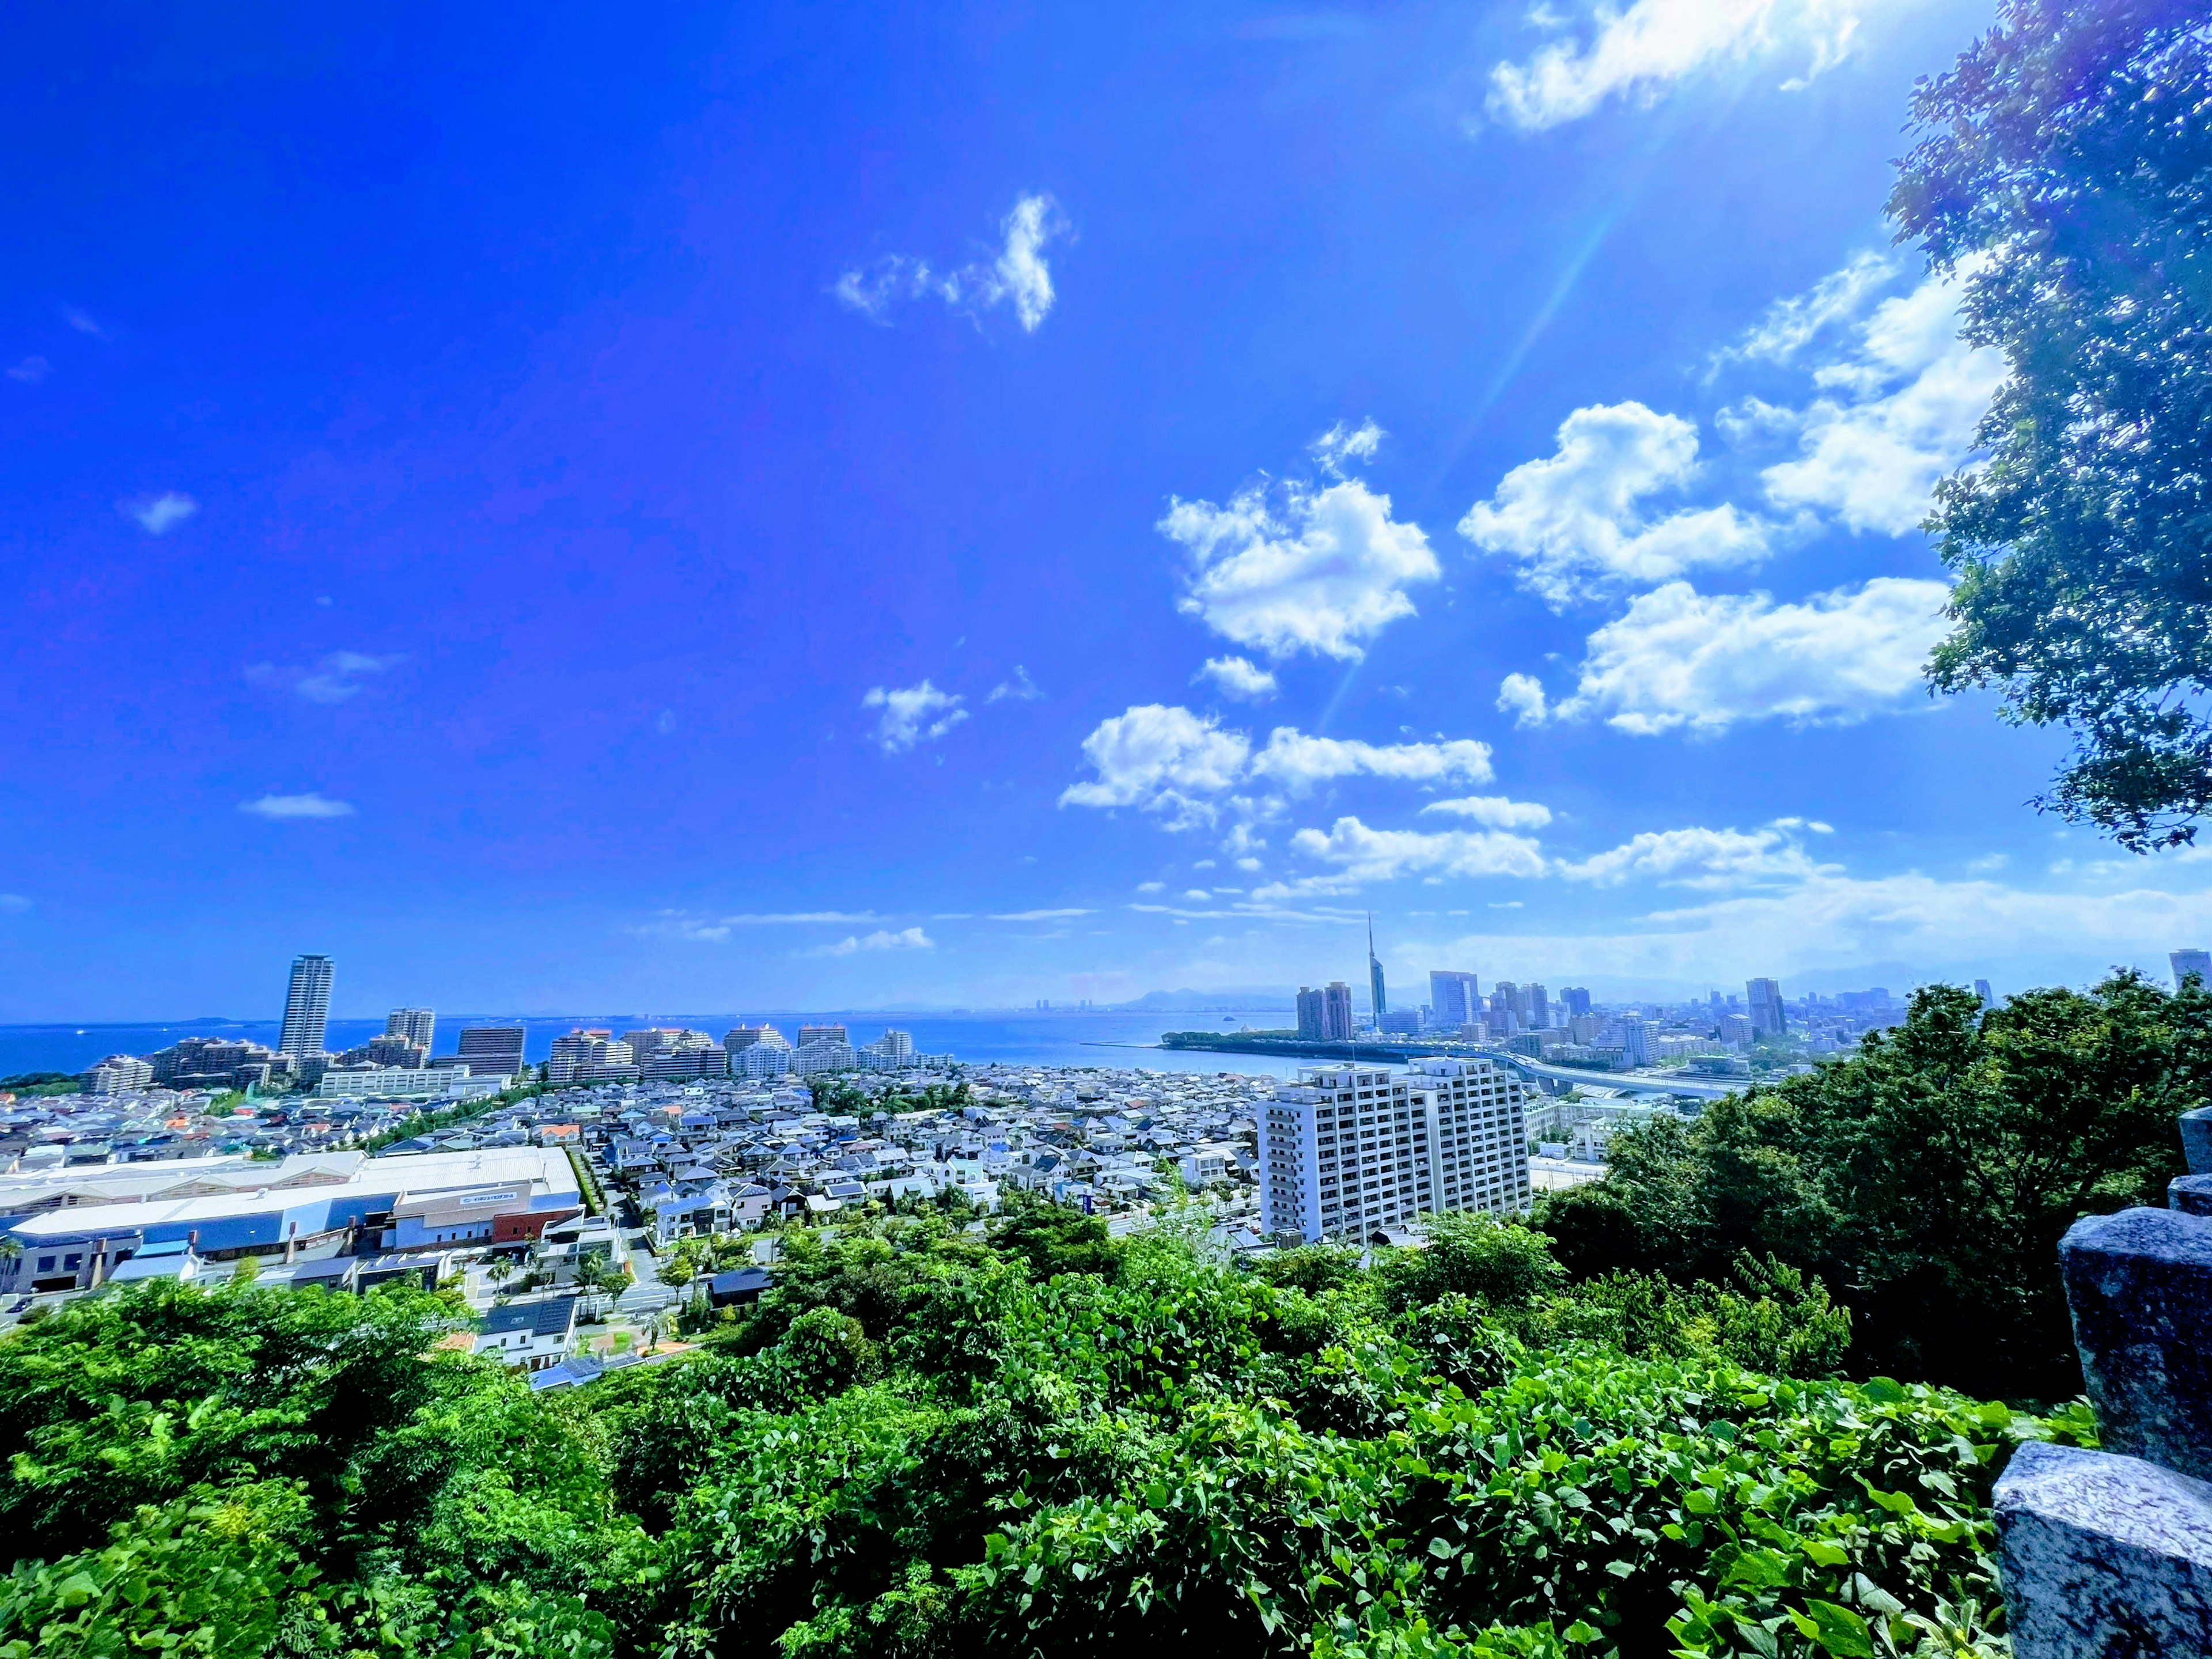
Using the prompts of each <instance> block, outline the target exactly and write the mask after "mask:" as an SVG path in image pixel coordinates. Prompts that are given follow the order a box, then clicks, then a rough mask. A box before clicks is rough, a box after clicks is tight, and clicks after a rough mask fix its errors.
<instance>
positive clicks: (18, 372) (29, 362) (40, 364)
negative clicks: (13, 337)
mask: <svg viewBox="0 0 2212 1659" xmlns="http://www.w3.org/2000/svg"><path fill="white" fill-rule="evenodd" d="M52 369H53V365H52V363H50V362H47V361H46V359H45V358H44V357H40V356H35V355H34V356H29V357H26V358H24V359H23V361H22V362H19V363H15V364H14V365H12V366H11V367H10V368H9V370H8V378H9V380H20V381H21V382H22V383H23V384H24V385H25V386H36V385H38V383H39V382H40V381H41V380H45V379H46V376H47V374H50V373H51V372H52Z"/></svg>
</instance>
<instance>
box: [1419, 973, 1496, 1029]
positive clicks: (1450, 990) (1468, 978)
mask: <svg viewBox="0 0 2212 1659" xmlns="http://www.w3.org/2000/svg"><path fill="white" fill-rule="evenodd" d="M1429 1012H1430V1014H1431V1016H1432V1017H1433V1018H1435V1020H1436V1023H1437V1024H1439V1025H1472V1024H1474V1022H1475V1021H1477V1020H1478V1019H1480V1018H1482V1015H1483V1007H1482V993H1481V990H1480V987H1477V985H1476V984H1475V982H1474V975H1473V974H1462V973H1456V972H1453V971H1451V970H1449V969H1441V968H1439V969H1431V971H1430V974H1429Z"/></svg>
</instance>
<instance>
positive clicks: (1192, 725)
mask: <svg viewBox="0 0 2212 1659" xmlns="http://www.w3.org/2000/svg"><path fill="white" fill-rule="evenodd" d="M1251 752H1252V744H1251V740H1250V739H1249V738H1247V737H1246V736H1245V735H1244V734H1243V732H1225V731H1223V730H1222V729H1221V727H1220V724H1219V722H1218V721H1217V720H1214V719H1213V718H1212V716H1211V715H1204V714H1193V713H1191V711H1190V710H1189V709H1188V708H1171V707H1168V706H1166V705H1164V704H1161V703H1156V702H1152V703H1139V704H1138V705H1136V706H1134V707H1133V708H1130V709H1129V710H1128V711H1127V713H1126V714H1115V715H1113V716H1111V717H1110V718H1109V719H1107V720H1101V721H1100V722H1099V723H1098V726H1097V730H1096V731H1094V732H1091V735H1090V736H1089V737H1087V738H1085V739H1084V740H1083V757H1084V758H1085V760H1087V761H1089V762H1090V763H1091V768H1092V769H1093V770H1095V771H1096V772H1097V779H1096V780H1095V781H1091V782H1089V783H1076V784H1070V785H1069V786H1068V787H1066V789H1065V790H1063V791H1061V792H1060V805H1062V806H1135V807H1140V808H1142V809H1143V810H1144V811H1148V812H1162V813H1166V814H1168V815H1170V817H1171V818H1172V820H1173V823H1174V826H1175V827H1177V828H1182V827H1185V826H1188V825H1189V824H1193V823H1212V821H1213V817H1214V809H1213V808H1212V806H1211V805H1209V804H1208V803H1207V802H1206V799H1204V798H1205V797H1208V796H1212V795H1218V794H1220V793H1224V792H1225V791H1226V790H1228V789H1231V788H1232V787H1235V785H1236V783H1237V780H1238V779H1239V778H1240V777H1241V776H1243V771H1244V764H1245V762H1246V761H1247V760H1248V759H1249V758H1250V756H1251Z"/></svg>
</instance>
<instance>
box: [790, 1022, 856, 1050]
mask: <svg viewBox="0 0 2212 1659" xmlns="http://www.w3.org/2000/svg"><path fill="white" fill-rule="evenodd" d="M852 1041H853V1039H852V1038H851V1037H849V1036H847V1035H846V1034H845V1028H844V1027H843V1026H842V1025H802V1026H800V1027H799V1047H800V1048H805V1047H806V1046H807V1045H808V1044H809V1043H814V1042H842V1043H845V1044H847V1045H848V1046H849V1045H850V1044H851V1042H852Z"/></svg>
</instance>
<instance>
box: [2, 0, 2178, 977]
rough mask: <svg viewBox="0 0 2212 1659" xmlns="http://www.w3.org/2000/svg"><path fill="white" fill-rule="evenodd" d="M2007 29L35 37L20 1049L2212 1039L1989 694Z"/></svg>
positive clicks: (19, 442)
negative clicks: (1972, 459) (1445, 1025)
mask: <svg viewBox="0 0 2212 1659" xmlns="http://www.w3.org/2000/svg"><path fill="white" fill-rule="evenodd" d="M1989 17H1990V10H1989V9H1988V8H1987V7H1986V6H1983V5H1937V6H1934V7H1923V8H1917V9H1906V8H1903V7H1898V6H1893V5H1888V4H1883V3H1876V0H1865V3H1858V4H1853V3H1849V0H1846V3H1844V4H1842V5H1837V4H1827V3H1824V4H1821V5H1818V6H1815V5H1812V4H1809V3H1806V4H1798V3H1791V0H1772V3H1768V4H1764V5H1757V6H1748V7H1733V8H1704V9H1697V8H1692V9H1690V10H1689V11H1688V12H1686V13H1683V12H1680V11H1679V9H1669V8H1668V7H1666V6H1665V5H1663V4H1662V3H1661V0H1639V3H1638V4H1636V5H1633V6H1631V7H1629V8H1627V9H1626V10H1623V11H1620V12H1618V13H1617V14H1606V15H1604V16H1600V15H1596V14H1594V13H1592V12H1590V11H1589V10H1588V9H1583V8H1570V9H1559V8H1553V9H1548V10H1545V11H1542V12H1541V13H1539V14H1531V13H1530V12H1529V11H1528V9H1527V8H1525V7H1523V6H1522V5H1520V4H1518V3H1515V4H1510V5H1499V6H1496V7H1492V8H1488V9H1480V10H1469V9H1464V8H1454V7H1444V6H1434V5H1431V6H1419V5H1417V6H1413V7H1411V8H1407V9H1400V10H1394V11H1391V12H1389V14H1387V15H1384V14H1372V15H1370V13H1368V12H1366V11H1364V10H1359V9H1342V10H1334V11H1310V12H1298V13H1285V12H1279V11H1272V10H1267V9H1259V8H1214V9H1200V10H1197V11H1194V10H1193V9H1190V8H1188V7H1162V6H1140V7H1137V8H1133V9H1127V8H1125V9H1117V10H1115V11H1113V12H1111V13H1097V12H1083V11H1062V12H1061V13H1059V14H1054V13H1049V12H1045V13H1034V12H1030V11H1027V10H1021V9H1000V8H991V7H954V8H947V9H934V10H933V11H932V12H930V13H929V14H928V15H916V16H892V17H889V18H878V17H869V16H863V15H859V14H853V13H847V12H840V11H836V10H834V9H832V10H826V11H825V10H823V9H818V8H814V9H802V8H795V7H788V6H785V7H763V8H755V9H748V10H745V11H744V12H741V13H740V12H732V11H729V10H726V9H702V8H682V9H665V10H659V11H654V12H651V13H647V14H643V15H624V16H622V17H620V18H617V17H613V16H611V15H606V14H605V13H604V12H602V11H600V10H599V9H587V8H580V7H574V6H553V7H550V8H545V9H540V10H539V11H538V12H535V13H533V14H532V15H531V17H530V18H529V19H528V20H527V21H525V22H522V23H519V24H518V23H517V22H516V21H513V20H512V19H507V18H501V19H497V20H493V19H489V18H484V19H477V18H474V17H471V16H469V15H451V14H449V13H448V12H447V11H444V10H437V9H427V8H426V9H416V10H415V11H413V12H411V13H410V14H408V15H405V16H404V17H401V18H397V19H395V18H394V17H393V16H392V15H391V14H390V13H389V12H388V11H384V12H379V13H376V14H374V15H371V14H365V13H364V14H359V15H356V16H354V17H352V18H350V19H348V18H346V17H341V16H337V15H325V14H317V15H295V13H293V12H291V11H289V10H285V9H277V8H267V9H258V10H257V9H243V10H240V9H232V10H228V11H226V12H225V13H223V14H222V15H220V16H210V17H193V18H190V19H186V18H185V17H183V16H182V15H178V16H176V17H172V18H170V19H168V20H167V21H165V22H162V23H160V24H158V25H155V24H149V26H148V27H146V28H144V29H143V30H137V31H133V32H118V31H115V30H113V29H112V27H109V26H107V25H106V24H105V23H103V22H102V21H100V19H99V18H97V17H95V16H93V15H70V14H50V15H43V16H40V17H36V18H28V17H27V18H23V19H19V20H15V22H14V23H13V25H12V27H11V35H12V38H13V39H14V40H15V43H16V45H17V48H18V49H17V50H16V51H15V52H13V53H11V54H9V64H8V65H7V66H6V67H4V68H0V77H4V83H5V85H6V87H7V89H8V91H9V99H8V107H7V110H6V112H5V113H3V114H0V123H4V125H5V129H6V131H7V134H8V137H9V143H8V145H7V146H6V151H5V155H6V159H5V161H0V167H5V169H6V177H7V179H8V183H9V187H10V199H11V202H12V203H13V204H14V212H13V215H12V219H13V223H14V226H15V257H13V258H11V259H10V260H9V262H8V266H7V270H6V272H5V275H4V278H0V283H3V284H4V286H0V299H4V305H0V368H4V371H5V378H4V379H0V597H4V599H5V601H6V602H7V603H8V605H9V606H10V609H11V611H12V614H13V615H14V617H15V619H16V623H17V625H16V628H15V630H14V633H13V640H12V642H11V643H12V648H11V649H10V651H9V653H8V659H7V661H6V663H5V665H4V666H0V697H4V699H5V702H6V715H7V718H6V720H5V721H4V728H0V729H4V731H5V734H6V735H5V738H4V739H0V742H4V744H5V749H4V751H0V752H4V761H5V763H4V765H0V806H4V811H0V1020H17V1021H21V1020H33V1019H44V1018H54V1019H80V1020H95V1019H128V1018H186V1017H190V1016H192V1015H196V1014H204V1013H210V1012H221V1013H225V1014H232V1015H243V1016H252V1015H255V1014H257V1013H258V1012H260V1011H262V1010H264V1009H267V1008H269V1007H270V1006H272V1004H273V1005H274V1006H281V1002H282V991H283V983H282V981H283V972H284V969H285V966H286V964H287V963H289V960H290V959H291V957H293V956H295V954H297V953H300V952H301V951H322V952H327V953H328V954H330V955H331V956H332V957H335V958H336V960H337V981H336V987H335V992H334V995H333V999H332V1004H331V1012H332V1013H333V1016H334V1017H336V1016H340V1015H341V1013H342V1012H343V1014H347V1015H358V1014H361V1013H363V1012H368V1011H371V1010H380V1009H381V1008H383V1007H388V1006H399V1005H403V1004H416V1003H423V1004H429V1005H433V1006H438V1007H441V1008H447V1007H452V1008H469V1007H475V1008H494V1009H496V1008H526V1009H544V1010H550V1011H558V1010H565V1009H575V1008H613V1007H623V1006H629V1007H677V1008H684V1007H690V1008H702V1007H719V1006H733V1007H767V1006H776V1007H782V1008H793V1007H801V1008H804V1007H817V1008H894V1007H897V1006H936V1007H944V1006H1021V1005H1024V1004H1026V1003H1028V1002H1029V1001H1030V1000H1033V999H1035V998H1036V997H1050V998H1052V999H1053V1000H1055V1001H1072V1000H1076V999H1079V998H1083V997H1089V998H1092V999H1094V1000H1098V1001H1101V1002H1106V1001H1119V1000H1125V999H1127V998H1130V997H1133V996H1135V995H1138V994H1141V993H1143V992H1145V991H1147V990H1152V989H1170V988H1176V987H1195V988H1199V989H1206V988H1207V987H1215V986H1237V987H1251V986H1256V985H1274V984H1278V983H1279V984H1281V985H1283V986H1285V987H1289V986H1292V985H1295V984H1296V983H1297V982H1299V981H1307V982H1313V981H1325V980H1328V979H1332V978H1343V979H1346V980H1348V981H1353V982H1355V983H1357V982H1358V977H1359V974H1360V972H1361V970H1362V965H1363V961H1364V945H1363V942H1362V929H1363V927H1364V921H1363V918H1364V915H1365V914H1366V913H1367V911H1369V910H1370V908H1371V909H1372V910H1373V911H1374V913H1375V915H1376V927H1377V933H1378V949H1379V953H1380V956H1381V957H1382V960H1383V964H1384V967H1385V969H1387V971H1388V973H1389V976H1390V980H1391V983H1392V984H1393V986H1394V987H1395V986H1400V985H1403V986H1406V987H1408V992H1409V995H1410V997H1411V1000H1419V995H1420V991H1421V988H1422V987H1425V975H1426V972H1427V970H1428V969H1431V968H1438V967H1449V968H1460V969H1473V970H1474V971H1475V972H1476V973H1478V974H1479V975H1481V976H1482V979H1483V981H1484V983H1485V985H1486V986H1487V985H1488V984H1489V983H1490V982H1491V981H1493V980H1495V979H1497V978H1498V977H1501V976H1502V977H1506V978H1513V979H1528V978H1537V979H1542V980H1545V981H1547V983H1552V984H1555V985H1556V984H1559V983H1577V984H1579V983H1588V984H1590V985H1592V986H1606V987H1617V988H1618V989H1620V990H1623V991H1625V990H1627V989H1631V988H1634V987H1645V986H1648V987H1650V993H1651V994H1676V993H1687V992H1691V991H1694V990H1697V989H1700V988H1702V987H1707V986H1718V987H1722V988H1723V989H1728V988H1735V989H1738V990H1740V989H1741V982H1742V981H1743V980H1744V979H1745V978H1746V977H1747V976H1748V975H1753V974H1771V975H1774V976H1776V977H1778V978H1779V979H1780V980H1781V981H1783V983H1784V987H1785V988H1786V989H1789V990H1790V991H1791V992H1792V993H1793V994H1794V993H1795V991H1796V989H1797V988H1798V987H1802V986H1805V985H1808V984H1814V985H1819V986H1823V987H1825V986H1828V985H1830V984H1834V983H1848V982H1850V981H1851V980H1852V978H1853V977H1854V976H1855V975H1858V974H1859V973H1860V971H1861V970H1862V969H1863V970H1865V974H1866V976H1867V977H1869V978H1872V977H1873V976H1875V975H1880V974H1883V973H1889V974H1896V973H1897V971H1898V970H1897V964H1900V963H1911V964H1914V966H1915V971H1916V972H1917V974H1918V975H1920V976H1922V977H1936V976H1948V977H1953V978H1957V979H1962V980H1963V979H1967V978H1971V977H1972V976H1974V975H1986V976H1988V977H1990V978H1991V979H1993V980H1995V981H1997V982H1998V983H1999V985H2000V986H2001V987H2011V988H2017V987H2021V986H2024V985H2027V984H2030V983H2037V982H2051V981H2071V982H2077V983H2078V982H2081V981H2086V980H2087V979H2090V978H2093V977H2094V976H2096V975H2099V974H2100V972H2101V971H2102V970H2103V969H2106V967H2108V966H2110V965H2112V964H2113V963H2134V964H2137V965H2140V966H2142V968H2143V969H2145V970H2146V971H2148V972H2151V973H2154V975H2157V976H2159V977H2160V978H2161V979H2162V978H2163V977H2164V973H2165V960H2166V952H2167V951H2169V950H2171V949H2172V948H2174V947H2175V946H2177V945H2198V944H2204V943H2207V942H2208V941H2212V864H2208V863H2207V862H2206V859H2207V858H2208V857H2212V849H2208V852H2207V854H2201V855H2200V854H2194V853H2185V854H2179V855H2166V856H2163V857H2160V858H2155V859H2148V860H2143V859H2135V858H2130V857H2129V856H2127V855H2125V854H2120V853H2118V852H2116V851H2114V850H2112V848H2109V847H2107V846H2106V845H2104V844H2102V843H2100V842H2098V841H2096V840H2095V839H2094V838H2093V836H2087V835H2085V834H2081V833H2079V832H2068V831H2065V830H2064V829H2063V828H2062V826H2060V825H2058V824H2057V823H2055V822H2054V821H2052V820H2050V819H2046V818H2043V817H2039V816H2038V815H2036V814H2035V813H2034V812H2033V811H2031V810H2030V809H2029V808H2028V807H2027V805H2026V802H2027V800H2028V799H2029V798H2030V797H2031V796H2033V794H2035V793H2037V792H2038V791H2039V789H2040V788H2041V787H2043V785H2044V782H2045V779H2046V778H2047V776H2048V775H2049V772H2050V770H2051V763H2052V760H2053V758H2054V757H2055V756H2056V755H2057V752H2058V750H2059V748H2060V746H2061V744H2060V739H2059V738H2057V737H2055V736H2054V735H2052V734H2051V733H2047V732H2022V731H2018V730H2015V729H2011V728H2008V727H2005V726H2001V725H1999V724H1998V723H1997V722H1996V720H1995V719H1994V718H1993V715H1992V712H1991V704H1990V701H1989V700H1986V699H1977V698H1960V699H1953V700H1947V701H1946V702H1943V703H1942V704H1940V705H1939V704H1936V703H1935V702H1931V700H1930V699H1929V697H1928V696H1927V694H1926V692H1925V690H1924V689H1923V687H1922V686H1921V684H1919V682H1918V679H1917V665H1918V664H1919V662H1920V661H1921V659H1922V658H1923V655H1924V653H1925V651H1926V648H1927V647H1928V645H1929V643H1930V642H1931V641H1932V640H1933V639H1934V638H1935V637H1936V634H1937V632H1938V631H1939V627H1940V623H1939V622H1938V620H1937V618H1936V615H1935V612H1936V608H1937V607H1938V606H1939V605H1940V604H1941V602H1942V586H1941V585H1940V583H1941V577H1942V571H1941V568H1940V566H1939V565H1938V563H1937V562H1936V559H1935V558H1934V556H1932V554H1931V553H1930V551H1929V549H1928V548H1927V546H1926V544H1925V540H1924V538H1923V537H1922V536H1921V535H1920V534H1919V533H1918V532H1917V530H1915V529H1914V527H1913V526H1914V525H1915V524H1916V522H1917V520H1918V518H1919V516H1920V513H1921V512H1922V510H1923V506H1924V504H1925V501H1926V499H1927V492H1928V489H1929V485H1930V484H1931V483H1932V482H1933V480H1934V479H1935V478H1936V477H1940V476H1941V475H1942V473H1943V472H1944V471H1947V470H1948V469H1949V468H1951V467H1952V466H1954V465H1957V464H1958V463H1959V462H1960V460H1961V459H1963V458H1964V457H1965V455H1966V443H1967V437H1968V435H1969V433H1970V432H1971V428H1972V422H1973V420H1974V418H1975V416H1977V415H1978V412H1979V410H1980V408H1981V405H1982V403H1983V401H1984V399H1985V398H1986V396H1987V393H1988V391H1989V389H1990V386H1991V385H1993V384H1994V377H1995V374H1996V367H1995V365H1993V364H1992V363H1990V362H1987V361H1984V359H1983V358H1982V357H1980V356H1978V355H1977V354H1974V353H1972V352H1970V351H1968V350H1967V349H1966V348H1965V347H1964V346H1962V345H1961V344H1960V343H1958V341H1957V340H1956V339H1955V337H1954V336H1955V331H1954V327H1953V325H1952V322H1951V313H1950V301H1949V296H1948V294H1947V292H1946V291H1945V290H1944V289H1942V287H1941V286H1940V285H1939V284H1936V283H1930V282H1929V281H1928V280H1927V279H1926V277H1925V276H1924V274H1923V272H1922V271H1921V270H1920V269H1919V267H1918V266H1917V263H1916V262H1915V261H1914V259H1913V258H1911V254H1910V252H1909V251H1904V250H1894V249H1892V248H1891V247H1890V246H1889V243H1888V237H1887V229H1886V227H1885V225H1884V223H1883V222H1882V219H1881V203H1882V200H1883V197H1884V196H1885V195H1886V193H1887V189H1888V183H1889V167H1888V159H1889V158H1890V157H1891V156H1892V155H1895V154H1896V153H1897V152H1898V150H1899V149H1900V148H1901V142H1902V141H1901V140H1900V138H1899V127H1900V125H1901V124H1902V122H1903V120H1904V118H1905V113H1906V108H1905V105H1906V98H1907V95H1908V93H1909V91H1910V88H1911V82H1912V81H1913V78H1914V77H1915V76H1918V75H1923V74H1933V73H1936V72H1939V71H1942V70H1945V69H1947V68H1948V66H1949V64H1950V61H1951V59H1952V58H1953V57H1954V54H1955V53H1956V52H1958V51H1959V50H1960V47H1961V46H1964V45H1965V43H1966V41H1967V40H1969V39H1971V38H1972V34H1973V33H1974V32H1975V31H1976V30H1978V28H1980V27H1985V26H1986V24H1987V22H1988V21H1989ZM1547 18H1548V19H1550V20H1551V21H1550V22H1548V23H1547V21H1543V20H1545V19H1547ZM1608 19H1609V20H1610V21H1607V20H1608ZM1692 25H1694V27H1692ZM58 66H67V68H68V70H69V72H67V73H62V72H59V70H58ZM1893 988H1895V989H1898V990H1899V991H1900V992H1901V991H1902V990H1903V988H1904V986H1903V985H1902V984H1896V983H1893Z"/></svg>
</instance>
